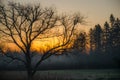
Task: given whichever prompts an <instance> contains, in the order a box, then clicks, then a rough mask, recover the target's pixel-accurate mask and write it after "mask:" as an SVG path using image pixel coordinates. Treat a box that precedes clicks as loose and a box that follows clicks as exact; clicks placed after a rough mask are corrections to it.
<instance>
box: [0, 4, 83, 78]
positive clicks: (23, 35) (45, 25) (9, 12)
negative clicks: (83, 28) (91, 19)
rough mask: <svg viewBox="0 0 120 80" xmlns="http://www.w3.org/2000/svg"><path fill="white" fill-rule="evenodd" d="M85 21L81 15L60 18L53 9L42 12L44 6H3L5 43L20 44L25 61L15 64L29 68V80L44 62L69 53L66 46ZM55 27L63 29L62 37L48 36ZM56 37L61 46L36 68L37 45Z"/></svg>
mask: <svg viewBox="0 0 120 80" xmlns="http://www.w3.org/2000/svg"><path fill="white" fill-rule="evenodd" d="M83 19H84V17H83V16H81V15H72V16H67V15H64V16H62V17H60V16H59V17H58V16H57V15H56V13H55V10H54V9H53V8H42V7H41V6H40V5H35V6H30V5H27V6H26V5H21V4H17V3H9V5H8V7H6V6H0V23H1V24H2V25H1V26H0V32H1V33H2V35H4V37H5V38H4V39H6V40H7V41H10V42H13V43H14V44H16V45H17V46H18V47H19V49H20V50H21V51H22V52H23V54H24V55H25V60H22V59H18V58H13V60H15V59H17V60H19V61H22V62H23V63H24V64H25V66H26V69H27V74H28V80H31V79H32V76H33V75H34V74H35V73H36V71H37V69H38V67H39V65H40V64H41V62H42V61H43V60H45V59H47V58H48V57H50V56H51V55H53V54H57V53H58V52H59V51H63V50H65V49H67V47H66V46H67V45H69V44H70V43H71V40H72V37H73V33H74V30H75V28H76V25H77V24H78V23H82V22H83ZM55 27H58V28H62V30H61V31H60V33H57V34H50V35H49V36H45V35H46V33H49V31H51V30H54V28H55ZM53 36H57V37H61V38H60V39H61V40H60V44H57V45H56V46H54V47H52V48H50V49H49V50H47V51H45V52H44V54H43V55H42V57H41V58H40V60H39V61H38V62H36V65H35V66H32V64H31V60H32V52H31V46H32V43H33V41H35V40H36V39H43V38H46V37H53ZM10 57H11V56H10ZM11 58H12V57H11Z"/></svg>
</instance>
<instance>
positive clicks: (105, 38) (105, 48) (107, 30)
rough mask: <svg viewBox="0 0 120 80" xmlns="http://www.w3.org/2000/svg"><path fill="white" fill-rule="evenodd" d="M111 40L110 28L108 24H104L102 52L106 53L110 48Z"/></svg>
mask: <svg viewBox="0 0 120 80" xmlns="http://www.w3.org/2000/svg"><path fill="white" fill-rule="evenodd" d="M110 44H111V40H110V26H109V24H108V22H105V23H104V28H103V34H102V46H103V51H105V52H108V51H109V49H110V48H111V45H110Z"/></svg>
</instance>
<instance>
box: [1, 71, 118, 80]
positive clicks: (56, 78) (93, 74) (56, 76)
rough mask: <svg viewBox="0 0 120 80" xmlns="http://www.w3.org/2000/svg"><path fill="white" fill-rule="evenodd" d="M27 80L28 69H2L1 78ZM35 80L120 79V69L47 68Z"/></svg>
mask: <svg viewBox="0 0 120 80" xmlns="http://www.w3.org/2000/svg"><path fill="white" fill-rule="evenodd" d="M3 79H4V80H26V79H27V75H26V71H1V72H0V80H3ZM34 80H120V70H114V69H102V70H47V71H38V72H37V74H36V75H35V76H34Z"/></svg>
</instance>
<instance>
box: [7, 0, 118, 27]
mask: <svg viewBox="0 0 120 80" xmlns="http://www.w3.org/2000/svg"><path fill="white" fill-rule="evenodd" d="M8 1H17V2H21V3H22V4H24V3H29V4H32V3H41V5H42V6H55V7H56V8H57V11H58V12H59V13H63V12H66V13H74V12H81V14H82V15H84V16H86V17H87V19H86V21H87V22H88V24H87V28H88V27H93V26H94V25H95V24H98V23H100V24H101V25H103V23H104V22H105V21H106V20H109V15H110V14H111V13H112V14H114V15H115V16H116V17H120V15H119V14H120V7H119V3H120V0H8ZM85 28H86V27H85Z"/></svg>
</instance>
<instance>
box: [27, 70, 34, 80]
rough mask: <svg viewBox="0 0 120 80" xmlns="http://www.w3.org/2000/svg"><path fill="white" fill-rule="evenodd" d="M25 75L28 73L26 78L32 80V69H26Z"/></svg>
mask: <svg viewBox="0 0 120 80" xmlns="http://www.w3.org/2000/svg"><path fill="white" fill-rule="evenodd" d="M27 75H28V80H32V79H33V76H32V70H28V71H27Z"/></svg>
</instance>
